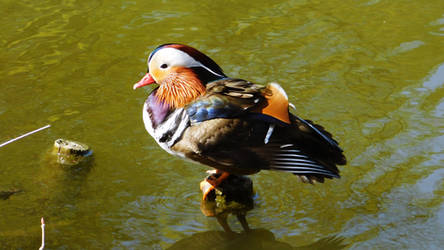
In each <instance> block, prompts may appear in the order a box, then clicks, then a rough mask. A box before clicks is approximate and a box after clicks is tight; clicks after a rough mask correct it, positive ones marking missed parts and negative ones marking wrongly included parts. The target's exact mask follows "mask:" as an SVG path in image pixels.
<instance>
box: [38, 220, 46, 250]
mask: <svg viewBox="0 0 444 250" xmlns="http://www.w3.org/2000/svg"><path fill="white" fill-rule="evenodd" d="M40 222H41V223H42V245H41V246H40V248H39V250H43V249H44V248H45V220H43V217H42V219H41V220H40Z"/></svg>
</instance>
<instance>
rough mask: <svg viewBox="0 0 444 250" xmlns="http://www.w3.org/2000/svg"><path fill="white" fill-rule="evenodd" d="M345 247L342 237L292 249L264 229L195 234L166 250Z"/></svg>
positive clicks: (333, 248) (259, 249)
mask: <svg viewBox="0 0 444 250" xmlns="http://www.w3.org/2000/svg"><path fill="white" fill-rule="evenodd" d="M346 247H347V245H346V244H345V243H344V238H342V237H335V236H332V237H327V238H323V239H320V240H318V241H316V242H314V243H312V244H309V245H305V246H298V247H293V246H291V245H290V244H288V243H285V242H281V241H278V240H276V238H275V237H274V235H273V233H272V232H270V231H268V230H266V229H251V230H250V231H249V232H243V233H227V232H223V231H207V232H202V233H195V234H193V235H191V236H190V237H188V238H185V239H182V240H179V241H177V242H176V243H174V244H173V245H172V246H171V247H169V248H168V250H175V249H177V250H184V249H196V250H200V249H202V250H203V249H205V250H208V249H230V250H233V249H236V250H237V249H248V250H250V249H255V250H256V249H257V250H262V249H283V250H286V249H312V250H317V249H319V250H324V249H325V250H327V249H328V250H335V249H344V248H346Z"/></svg>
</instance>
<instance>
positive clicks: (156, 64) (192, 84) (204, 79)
mask: <svg viewBox="0 0 444 250" xmlns="http://www.w3.org/2000/svg"><path fill="white" fill-rule="evenodd" d="M225 77H226V76H225V74H224V73H223V71H222V69H221V68H220V67H219V66H218V65H217V64H216V63H215V62H214V61H213V60H212V59H211V58H209V57H208V56H206V55H205V54H203V53H202V52H200V51H198V50H197V49H195V48H192V47H190V46H187V45H183V44H163V45H160V46H159V47H157V48H156V49H154V50H153V52H151V54H150V56H149V57H148V72H147V73H146V75H145V76H144V77H143V78H142V79H141V80H140V81H139V82H137V83H136V84H134V86H133V89H137V88H140V87H143V86H146V85H149V84H153V83H157V84H159V85H160V86H159V89H158V90H157V92H156V96H157V97H158V99H159V100H160V101H162V102H164V103H166V104H168V105H170V106H173V107H181V106H184V105H186V104H187V103H189V102H191V101H193V100H194V99H196V98H197V97H199V96H200V95H202V94H203V93H205V85H206V84H207V83H208V82H210V81H214V80H217V79H222V78H225Z"/></svg>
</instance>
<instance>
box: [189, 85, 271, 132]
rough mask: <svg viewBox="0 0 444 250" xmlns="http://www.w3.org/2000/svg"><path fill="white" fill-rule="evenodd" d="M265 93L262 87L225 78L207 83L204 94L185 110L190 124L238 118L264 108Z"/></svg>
mask: <svg viewBox="0 0 444 250" xmlns="http://www.w3.org/2000/svg"><path fill="white" fill-rule="evenodd" d="M265 93H266V88H265V87H264V86H261V85H257V84H253V83H251V82H248V81H245V80H241V79H231V78H226V79H222V80H218V81H214V82H211V83H208V84H207V88H206V94H205V95H203V96H202V97H200V98H198V99H197V100H195V101H194V102H192V103H190V104H189V105H187V106H186V107H185V108H186V111H187V113H188V116H189V117H190V121H191V123H192V124H195V123H199V122H203V121H207V120H211V119H215V118H239V117H243V116H245V115H248V114H249V112H250V111H251V110H252V109H255V108H257V107H261V106H264V105H265V103H266V98H265V95H264V94H265Z"/></svg>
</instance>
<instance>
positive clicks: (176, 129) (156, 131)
mask: <svg viewBox="0 0 444 250" xmlns="http://www.w3.org/2000/svg"><path fill="white" fill-rule="evenodd" d="M143 122H144V124H145V128H146V130H147V131H148V133H149V134H150V135H151V136H152V137H153V138H154V140H155V141H156V142H157V143H158V144H159V146H160V147H162V148H163V149H164V150H165V151H167V152H168V153H170V154H173V155H177V156H180V157H184V155H183V154H182V153H179V152H175V151H173V150H171V147H172V146H174V144H176V142H177V141H178V140H180V138H181V137H182V134H183V132H184V131H185V130H186V129H187V128H188V127H189V126H190V119H189V117H188V114H187V112H186V111H185V110H184V109H183V108H178V109H174V110H173V111H171V112H169V113H167V114H166V115H165V117H164V118H163V120H162V121H160V122H154V113H153V111H152V110H151V107H150V106H149V103H148V102H145V104H144V105H143Z"/></svg>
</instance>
